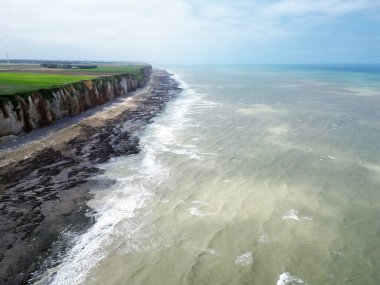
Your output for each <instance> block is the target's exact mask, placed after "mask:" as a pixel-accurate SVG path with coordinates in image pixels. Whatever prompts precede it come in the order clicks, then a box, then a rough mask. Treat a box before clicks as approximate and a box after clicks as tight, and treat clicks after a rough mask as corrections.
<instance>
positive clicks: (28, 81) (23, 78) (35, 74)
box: [0, 65, 147, 100]
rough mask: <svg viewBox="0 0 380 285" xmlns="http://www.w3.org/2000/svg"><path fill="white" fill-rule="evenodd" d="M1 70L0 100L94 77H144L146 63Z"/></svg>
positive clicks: (18, 67)
mask: <svg viewBox="0 0 380 285" xmlns="http://www.w3.org/2000/svg"><path fill="white" fill-rule="evenodd" d="M6 67H7V66H4V69H3V70H1V68H0V100H9V99H10V100H11V99H12V98H9V95H11V96H14V95H20V93H24V94H25V93H28V92H34V91H37V90H40V89H49V88H56V87H61V86H63V85H65V84H69V83H74V82H79V81H82V80H88V79H94V78H95V77H107V76H111V75H117V74H130V75H134V76H135V77H136V78H137V79H138V80H143V78H144V68H146V67H147V66H146V65H102V66H98V67H97V68H93V69H87V70H85V71H83V69H71V70H67V69H62V70H60V69H47V68H40V67H39V66H36V67H35V68H33V66H32V67H30V66H29V67H28V68H25V67H23V68H20V66H11V68H6Z"/></svg>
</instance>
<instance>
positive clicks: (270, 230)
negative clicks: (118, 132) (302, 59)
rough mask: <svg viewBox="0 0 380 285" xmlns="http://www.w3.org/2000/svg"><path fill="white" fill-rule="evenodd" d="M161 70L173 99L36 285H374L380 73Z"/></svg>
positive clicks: (113, 170) (116, 163)
mask: <svg viewBox="0 0 380 285" xmlns="http://www.w3.org/2000/svg"><path fill="white" fill-rule="evenodd" d="M170 71H171V72H172V73H173V74H174V76H175V78H177V79H178V80H179V81H180V83H181V85H182V87H183V88H184V90H183V92H182V94H181V95H180V97H179V98H177V99H176V100H174V101H173V102H171V103H170V104H169V106H168V107H167V109H166V111H165V112H164V113H163V114H161V115H160V116H159V117H158V118H156V120H155V122H154V123H153V124H151V125H149V126H148V128H147V129H146V130H145V131H144V132H143V133H141V135H140V137H141V141H142V152H141V153H139V154H137V155H132V156H127V157H121V158H117V159H114V160H112V161H111V162H110V163H108V164H106V165H104V166H103V168H104V169H105V174H104V175H102V176H101V177H98V178H97V179H99V181H101V179H104V178H112V179H116V180H117V183H116V184H115V185H113V186H111V187H104V189H102V190H96V191H94V194H95V198H94V199H93V200H91V201H90V203H89V205H90V206H91V207H93V208H94V209H95V210H96V211H97V212H98V213H99V215H98V217H97V222H96V223H95V225H94V226H93V227H92V228H90V229H89V231H88V232H86V233H85V234H84V235H82V236H80V237H76V238H75V240H74V246H73V248H72V249H71V250H70V251H69V252H68V253H67V255H66V256H65V257H63V258H62V263H61V264H60V265H59V266H57V267H56V268H53V269H52V270H51V271H50V272H48V273H47V275H49V274H50V276H53V277H52V278H50V281H46V280H47V279H44V280H45V281H41V283H44V282H45V283H51V284H70V285H72V284H165V285H171V284H173V285H174V284H208V285H211V284H258V285H260V284H263V285H266V284H277V285H285V284H309V285H310V284H379V283H380V273H379V271H378V269H379V268H380V123H379V122H380V67H379V66H322V65H319V66H212V67H176V68H172V69H170ZM53 273H54V274H53Z"/></svg>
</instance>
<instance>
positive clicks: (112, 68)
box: [73, 65, 143, 79]
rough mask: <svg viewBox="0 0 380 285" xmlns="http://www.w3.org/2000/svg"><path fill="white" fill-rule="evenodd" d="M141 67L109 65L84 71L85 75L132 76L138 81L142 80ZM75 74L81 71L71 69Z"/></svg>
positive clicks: (81, 70)
mask: <svg viewBox="0 0 380 285" xmlns="http://www.w3.org/2000/svg"><path fill="white" fill-rule="evenodd" d="M142 67H143V66H142V65H109V66H98V67H97V68H93V69H86V70H85V72H87V73H89V74H90V73H106V74H110V75H111V74H133V75H135V76H136V77H137V78H138V79H142V77H143V73H142ZM73 71H76V72H83V69H73Z"/></svg>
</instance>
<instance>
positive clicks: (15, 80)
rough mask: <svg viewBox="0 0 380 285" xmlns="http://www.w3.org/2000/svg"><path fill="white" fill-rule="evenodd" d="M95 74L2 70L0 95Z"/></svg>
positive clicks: (63, 82)
mask: <svg viewBox="0 0 380 285" xmlns="http://www.w3.org/2000/svg"><path fill="white" fill-rule="evenodd" d="M93 77H94V76H83V75H75V74H74V75H58V74H44V73H32V72H0V95H11V94H15V93H17V92H24V91H32V90H38V89H42V88H49V87H54V86H60V85H63V84H67V83H72V82H78V81H81V80H86V79H91V78H93Z"/></svg>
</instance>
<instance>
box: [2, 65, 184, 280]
mask: <svg viewBox="0 0 380 285" xmlns="http://www.w3.org/2000/svg"><path fill="white" fill-rule="evenodd" d="M180 91H181V89H180V88H179V87H178V83H177V82H176V81H175V80H174V79H172V78H171V76H170V74H169V73H168V72H166V71H164V70H153V72H152V75H151V79H150V81H149V82H148V83H147V85H146V86H145V87H144V88H142V89H139V90H137V91H135V92H134V93H130V94H128V97H119V98H117V99H116V100H115V101H113V102H111V103H108V104H106V105H103V106H100V107H98V108H96V109H93V110H89V111H88V112H86V113H84V114H82V115H79V116H77V117H73V118H68V119H65V120H63V121H60V122H58V123H56V124H54V125H52V126H49V127H47V128H45V129H40V130H36V131H35V132H33V133H30V134H26V135H23V136H21V137H15V138H14V139H13V140H11V141H8V142H4V143H3V145H2V147H1V150H0V210H1V211H0V231H1V233H2V234H1V235H0V280H1V281H0V284H28V280H29V279H30V278H32V277H33V276H32V273H33V272H35V271H39V270H40V271H41V270H44V269H46V268H48V267H49V266H50V265H51V264H50V265H49V264H47V263H46V260H50V262H51V263H54V260H57V257H58V256H60V255H62V253H64V252H65V250H66V248H67V247H68V246H69V244H67V245H63V246H62V245H61V246H60V247H57V246H54V243H55V242H56V241H57V240H58V239H59V238H62V235H63V234H64V233H65V232H67V231H70V232H76V233H81V232H83V231H85V230H86V228H88V227H89V226H90V225H91V224H92V222H93V220H94V215H95V214H96V213H94V211H93V210H92V209H91V208H89V207H88V206H87V205H86V201H88V199H89V198H91V194H90V193H89V190H90V189H94V188H96V187H97V185H94V183H92V182H91V179H90V178H91V177H93V176H94V175H97V174H100V173H101V172H102V170H100V169H99V167H98V165H99V164H102V163H104V162H107V161H109V160H110V158H112V157H117V156H123V155H128V154H135V153H138V152H139V150H140V146H139V139H138V136H137V133H138V132H140V131H141V130H143V129H144V127H145V126H146V125H147V124H149V123H150V122H152V121H153V120H154V117H155V116H156V115H157V114H158V113H159V112H161V111H162V110H163V109H164V108H165V106H166V103H167V102H168V101H169V100H171V99H172V98H174V97H176V96H177V95H178V94H179V92H180ZM130 95H131V96H130ZM104 183H109V184H112V183H113V181H111V180H110V181H104Z"/></svg>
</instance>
